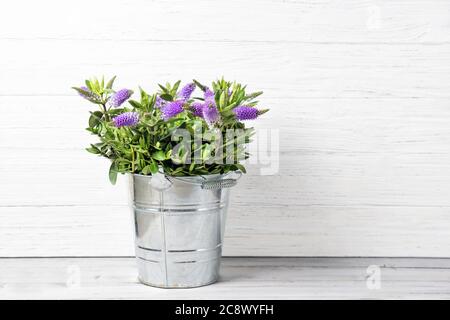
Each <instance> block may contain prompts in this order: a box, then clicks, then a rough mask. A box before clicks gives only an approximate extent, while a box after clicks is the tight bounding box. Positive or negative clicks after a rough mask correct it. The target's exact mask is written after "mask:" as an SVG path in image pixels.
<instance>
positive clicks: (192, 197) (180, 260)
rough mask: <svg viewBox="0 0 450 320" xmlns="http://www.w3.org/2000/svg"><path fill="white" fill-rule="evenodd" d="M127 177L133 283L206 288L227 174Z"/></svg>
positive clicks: (213, 276) (214, 270)
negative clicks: (133, 248) (134, 264)
mask: <svg viewBox="0 0 450 320" xmlns="http://www.w3.org/2000/svg"><path fill="white" fill-rule="evenodd" d="M130 176H131V179H130V180H131V199H132V203H133V219H134V226H135V234H136V238H135V245H136V260H137V265H138V272H139V280H140V281H141V282H142V283H144V284H147V285H151V286H155V287H161V288H190V287H199V286H204V285H208V284H211V283H213V282H216V281H217V278H218V276H219V267H220V258H221V254H222V242H223V235H224V231H225V219H226V213H227V208H228V200H229V190H228V189H227V188H228V187H232V186H234V185H235V184H236V181H237V179H233V178H231V176H232V174H227V175H206V176H194V177H168V176H165V175H163V174H156V175H153V176H144V175H138V174H134V175H130Z"/></svg>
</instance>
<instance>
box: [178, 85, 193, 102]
mask: <svg viewBox="0 0 450 320" xmlns="http://www.w3.org/2000/svg"><path fill="white" fill-rule="evenodd" d="M194 90H195V83H193V82H191V83H188V84H187V85H185V86H184V87H183V88H182V89H181V91H180V92H179V93H178V97H179V98H180V99H182V100H184V101H186V100H189V98H190V97H191V94H192V92H194Z"/></svg>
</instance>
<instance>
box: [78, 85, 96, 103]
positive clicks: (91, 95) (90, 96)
mask: <svg viewBox="0 0 450 320" xmlns="http://www.w3.org/2000/svg"><path fill="white" fill-rule="evenodd" d="M80 89H82V90H83V91H86V92H87V94H84V93H81V92H78V94H79V95H80V96H81V97H83V98H85V99H87V100H89V101H92V100H98V96H97V95H96V94H95V93H93V92H91V90H89V88H88V87H85V86H83V87H80Z"/></svg>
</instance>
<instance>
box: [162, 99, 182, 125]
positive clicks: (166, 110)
mask: <svg viewBox="0 0 450 320" xmlns="http://www.w3.org/2000/svg"><path fill="white" fill-rule="evenodd" d="M183 105H184V101H183V100H176V101H172V102H168V103H167V104H166V105H165V106H163V107H162V108H161V111H162V118H163V119H164V120H165V121H167V120H169V119H170V118H172V117H175V116H176V115H177V114H179V113H181V112H183V111H184V109H183Z"/></svg>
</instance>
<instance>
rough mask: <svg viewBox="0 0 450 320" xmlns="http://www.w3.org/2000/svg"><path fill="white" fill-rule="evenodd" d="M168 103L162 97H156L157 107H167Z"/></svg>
mask: <svg viewBox="0 0 450 320" xmlns="http://www.w3.org/2000/svg"><path fill="white" fill-rule="evenodd" d="M166 103H167V101H166V100H164V99H163V98H161V97H160V96H156V101H155V107H157V108H162V107H164V106H165V105H166Z"/></svg>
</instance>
